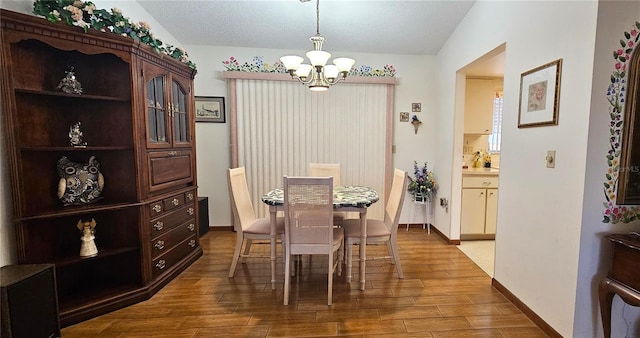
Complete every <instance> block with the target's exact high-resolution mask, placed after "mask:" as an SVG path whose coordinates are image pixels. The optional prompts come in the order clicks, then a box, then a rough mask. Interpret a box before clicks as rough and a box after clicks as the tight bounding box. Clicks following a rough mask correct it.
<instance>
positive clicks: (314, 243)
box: [283, 176, 344, 305]
mask: <svg viewBox="0 0 640 338" xmlns="http://www.w3.org/2000/svg"><path fill="white" fill-rule="evenodd" d="M283 183H284V184H283V185H284V211H285V217H284V218H285V227H284V228H285V240H284V241H285V267H284V271H285V279H284V305H289V293H290V290H291V271H292V270H291V256H293V255H327V256H328V264H327V266H328V271H327V273H328V278H327V289H328V290H327V305H331V304H332V303H333V273H334V272H335V271H336V270H337V272H338V276H339V275H341V272H342V251H343V250H341V248H342V246H343V242H344V232H343V230H342V228H337V227H334V226H333V179H332V178H331V177H287V176H284V178H283Z"/></svg>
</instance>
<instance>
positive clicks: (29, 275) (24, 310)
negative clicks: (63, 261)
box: [0, 264, 60, 338]
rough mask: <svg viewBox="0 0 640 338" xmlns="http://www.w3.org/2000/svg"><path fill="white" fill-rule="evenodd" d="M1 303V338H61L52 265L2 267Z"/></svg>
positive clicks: (54, 275)
mask: <svg viewBox="0 0 640 338" xmlns="http://www.w3.org/2000/svg"><path fill="white" fill-rule="evenodd" d="M0 304H1V312H0V313H1V315H0V318H1V319H2V321H1V322H0V335H1V336H2V337H5V338H21V337H24V338H31V337H60V322H59V321H58V297H57V295H56V272H55V268H54V265H53V264H29V265H6V266H3V267H2V268H0Z"/></svg>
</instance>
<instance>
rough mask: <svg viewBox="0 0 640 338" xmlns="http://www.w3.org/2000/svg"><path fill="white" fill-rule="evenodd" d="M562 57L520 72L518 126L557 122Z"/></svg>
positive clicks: (524, 126)
mask: <svg viewBox="0 0 640 338" xmlns="http://www.w3.org/2000/svg"><path fill="white" fill-rule="evenodd" d="M561 73H562V59H558V60H555V61H552V62H549V63H547V64H544V65H542V66H540V67H537V68H534V69H531V70H529V71H526V72H524V73H522V75H521V76H520V105H519V106H520V109H519V110H518V128H527V127H539V126H546V125H557V124H558V107H559V103H560V74H561Z"/></svg>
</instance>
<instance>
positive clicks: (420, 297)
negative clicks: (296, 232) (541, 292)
mask: <svg viewBox="0 0 640 338" xmlns="http://www.w3.org/2000/svg"><path fill="white" fill-rule="evenodd" d="M398 242H399V247H400V257H401V262H402V267H403V269H404V275H405V278H404V279H402V280H401V279H398V278H397V274H396V273H395V269H394V267H393V265H391V263H390V261H389V260H373V261H368V262H367V278H366V279H367V284H366V290H365V291H360V289H359V282H353V284H352V285H349V284H347V283H346V279H345V276H344V275H343V276H341V277H338V276H337V275H336V276H335V279H334V288H333V305H332V306H327V305H326V297H327V294H326V292H327V279H326V278H327V276H326V264H327V260H326V258H325V257H320V256H315V257H308V256H305V257H303V259H302V264H301V266H298V270H297V273H296V276H295V277H293V278H294V281H293V282H292V291H291V299H290V304H289V305H288V306H284V305H282V301H283V286H284V279H283V277H280V280H279V281H278V285H277V289H276V290H275V291H272V290H271V283H270V267H269V266H270V265H269V260H268V258H253V259H249V260H248V262H247V263H246V264H238V267H237V269H236V273H235V277H234V278H228V277H227V273H228V269H229V266H230V262H231V257H232V256H233V249H234V245H235V233H234V232H226V231H209V232H208V233H207V234H206V235H205V236H203V237H202V238H201V244H202V246H203V248H204V256H203V257H201V258H200V259H199V260H198V261H197V262H196V263H194V264H193V265H192V266H190V267H189V268H188V269H187V270H185V271H184V272H183V273H182V274H181V275H180V276H179V277H178V278H176V279H174V280H173V281H172V282H171V283H169V284H168V285H167V286H166V287H164V288H163V289H162V290H161V291H159V292H158V293H157V294H155V295H154V296H153V297H152V298H151V299H149V300H147V301H144V302H141V303H138V304H135V305H132V306H129V307H127V308H124V309H121V310H117V311H114V312H111V313H108V314H105V315H102V316H100V317H97V318H93V319H90V320H87V321H85V322H82V323H78V324H76V325H73V326H70V327H66V328H64V329H62V337H64V338H74V337H82V338H86V337H172V338H181V337H185V338H186V337H189V338H191V337H335V336H349V337H503V338H504V337H518V338H521V337H547V336H546V335H545V334H544V333H543V331H542V330H540V329H539V328H538V327H536V325H535V324H534V323H533V322H532V321H530V320H529V319H528V318H527V317H526V316H525V315H524V314H523V313H522V312H521V311H520V310H518V308H516V307H515V306H514V305H513V304H512V303H510V302H509V301H508V300H507V299H506V298H505V297H504V296H502V294H501V293H499V292H498V291H497V290H496V289H495V288H493V287H492V286H491V278H489V276H487V275H486V274H485V272H484V271H482V270H481V269H480V268H479V267H478V266H477V265H475V264H474V263H473V262H472V261H471V260H470V259H469V258H467V257H466V256H465V255H464V254H463V253H462V252H461V251H460V250H458V249H457V248H456V246H454V245H448V244H446V243H445V241H444V240H443V239H442V238H441V237H439V236H438V235H437V234H431V235H427V233H426V232H425V231H424V230H422V229H421V228H411V229H409V231H404V229H402V230H399V231H398ZM268 248H269V246H268V245H255V246H254V248H253V249H252V251H253V250H256V251H262V252H263V253H264V254H268ZM357 252H358V251H357V248H356V250H354V255H356V253H357ZM279 253H280V250H279ZM384 253H386V247H384V246H372V245H369V246H368V247H367V255H368V256H369V257H371V256H373V255H376V254H378V255H383V254H384ZM323 258H324V259H323ZM354 258H356V257H354ZM357 266H358V263H357V260H355V259H354V269H353V271H354V276H353V280H354V281H358V280H359V276H358V274H357V273H358V271H359V270H358V269H357ZM283 267H284V264H283V263H282V262H281V260H280V259H279V261H278V266H277V268H278V276H283V272H282V270H283ZM343 270H344V269H343Z"/></svg>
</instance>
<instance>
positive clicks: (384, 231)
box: [342, 219, 391, 237]
mask: <svg viewBox="0 0 640 338" xmlns="http://www.w3.org/2000/svg"><path fill="white" fill-rule="evenodd" d="M342 227H343V228H344V236H345V237H360V220H359V219H346V220H344V221H343V222H342ZM382 236H391V231H389V228H387V225H386V224H384V222H383V221H380V220H377V219H367V237H382Z"/></svg>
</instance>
